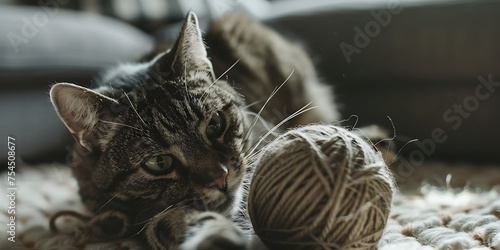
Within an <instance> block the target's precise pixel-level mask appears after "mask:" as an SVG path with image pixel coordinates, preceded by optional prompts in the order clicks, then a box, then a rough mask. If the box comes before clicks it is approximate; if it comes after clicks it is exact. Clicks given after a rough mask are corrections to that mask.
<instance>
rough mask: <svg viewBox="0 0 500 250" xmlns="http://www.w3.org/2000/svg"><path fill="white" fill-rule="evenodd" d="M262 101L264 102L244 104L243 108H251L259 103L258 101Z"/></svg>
mask: <svg viewBox="0 0 500 250" xmlns="http://www.w3.org/2000/svg"><path fill="white" fill-rule="evenodd" d="M260 102H262V101H255V102H252V103H250V104H248V105H246V106H244V107H243V110H246V109H249V108H251V107H253V106H255V105H257V103H260Z"/></svg>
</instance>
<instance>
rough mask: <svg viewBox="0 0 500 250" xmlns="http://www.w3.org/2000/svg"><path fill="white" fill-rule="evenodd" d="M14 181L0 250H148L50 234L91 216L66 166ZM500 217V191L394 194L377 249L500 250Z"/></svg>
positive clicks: (31, 170) (22, 171) (5, 203)
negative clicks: (53, 226) (76, 217)
mask: <svg viewBox="0 0 500 250" xmlns="http://www.w3.org/2000/svg"><path fill="white" fill-rule="evenodd" d="M7 177H8V176H7V173H3V174H1V175H0V180H5V181H4V183H5V184H4V187H3V188H4V189H3V190H7V188H8V187H10V186H7ZM15 181H16V187H17V190H15V192H14V195H15V201H14V203H12V202H11V201H12V199H11V197H12V195H11V196H7V195H2V196H0V203H1V204H2V213H0V224H1V225H2V230H1V232H2V237H1V239H0V249H121V250H124V249H147V248H146V247H143V246H141V244H140V243H139V242H137V241H135V240H133V239H128V240H122V241H117V242H106V243H92V244H84V243H78V242H76V240H75V239H73V238H72V237H71V236H70V235H69V234H64V233H59V234H53V233H51V232H50V230H49V218H50V217H51V215H52V214H54V213H56V212H58V211H61V210H74V211H78V212H81V213H85V212H86V211H85V208H84V207H83V205H82V204H81V202H80V199H79V196H78V194H77V184H76V181H75V180H74V179H73V177H72V176H71V173H70V169H68V168H67V167H64V166H61V165H46V166H37V167H25V166H23V167H22V168H19V169H17V172H16V179H15ZM7 194H8V195H9V194H11V193H10V191H7ZM11 205H13V207H14V208H13V210H15V217H16V220H15V221H14V222H15V226H14V228H15V230H10V229H12V228H11V226H8V224H9V223H10V224H12V222H11V220H10V216H12V215H11V214H9V213H8V209H7V207H9V206H11ZM499 217H500V188H498V187H493V188H489V189H487V190H484V189H483V190H476V189H472V188H462V189H459V190H456V189H451V188H437V187H435V186H431V185H424V186H421V187H420V188H419V189H418V190H417V192H414V193H413V194H409V193H407V192H405V195H403V194H402V193H397V194H396V195H395V198H394V205H393V208H392V211H391V216H390V219H389V222H388V225H387V227H386V230H385V233H384V235H383V237H382V239H381V240H380V243H379V245H378V249H380V250H392V249H500V220H499ZM58 222H59V224H58V228H62V230H63V231H64V228H66V229H67V230H69V231H70V230H71V228H72V227H75V226H76V225H77V224H78V221H72V220H71V219H70V218H61V219H59V220H58ZM6 225H7V226H6ZM12 232H14V233H12ZM13 234H14V236H15V237H13V236H12V235H13ZM12 237H13V238H12ZM9 238H10V239H11V240H15V242H11V241H10V240H9Z"/></svg>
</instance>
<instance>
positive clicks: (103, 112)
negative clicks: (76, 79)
mask: <svg viewBox="0 0 500 250" xmlns="http://www.w3.org/2000/svg"><path fill="white" fill-rule="evenodd" d="M50 94H51V100H52V103H53V104H54V107H55V108H56V111H57V113H58V114H59V116H60V118H61V119H62V121H63V122H64V123H65V125H66V126H67V127H68V129H69V130H70V132H71V133H72V134H73V136H74V138H75V140H76V141H77V143H78V144H77V145H79V147H80V148H81V149H84V150H83V152H84V153H81V154H79V155H77V156H76V158H79V159H74V163H73V165H74V167H75V168H77V169H75V172H77V173H78V174H77V178H79V183H80V188H81V189H85V190H89V191H81V192H80V193H81V194H82V198H83V200H84V201H88V202H86V203H87V205H88V204H94V203H92V202H91V201H89V200H92V199H97V198H96V197H93V196H103V197H107V198H113V202H115V203H117V204H122V205H125V206H130V208H135V209H142V208H145V209H146V208H147V207H157V208H159V209H164V208H167V207H169V206H174V207H175V206H176V205H194V206H199V207H198V208H200V209H210V210H216V211H225V210H227V209H228V208H229V207H230V205H231V204H232V200H233V199H234V193H235V191H236V189H237V188H238V186H239V185H240V183H241V179H242V176H243V174H244V172H245V164H244V157H243V154H242V147H243V146H242V141H243V136H244V131H245V130H246V129H245V126H246V125H245V124H246V122H245V118H244V115H243V112H242V111H243V108H242V107H243V100H242V97H241V96H240V95H239V94H238V93H237V92H236V91H235V90H234V89H233V88H232V87H231V86H229V84H228V83H227V82H225V81H223V80H218V81H217V80H216V78H215V75H214V72H213V69H212V64H211V62H210V61H209V59H208V58H207V52H206V50H205V46H204V44H203V41H202V37H201V34H200V29H199V27H198V24H197V19H196V16H195V15H194V14H192V13H190V14H188V16H187V18H186V21H185V23H184V26H183V28H182V30H181V33H180V35H179V38H178V40H177V41H176V43H175V45H174V46H173V47H172V49H171V50H169V51H168V52H165V53H163V54H160V55H158V56H157V57H156V58H155V59H153V60H152V61H151V62H148V63H143V64H139V65H135V66H132V65H129V66H125V67H122V68H120V69H119V70H115V71H113V72H112V73H111V74H110V75H109V76H108V77H105V78H104V80H103V83H102V84H101V87H100V88H98V89H96V90H90V89H87V88H84V87H79V86H76V85H73V84H68V83H59V84H56V85H54V86H53V87H52V89H51V91H50ZM95 192H99V193H98V194H96V193H95ZM101 198H102V197H101ZM102 205H104V204H95V205H89V206H91V207H90V209H93V210H95V209H98V208H99V207H97V206H102ZM92 206H96V207H92ZM136 207H137V208H136Z"/></svg>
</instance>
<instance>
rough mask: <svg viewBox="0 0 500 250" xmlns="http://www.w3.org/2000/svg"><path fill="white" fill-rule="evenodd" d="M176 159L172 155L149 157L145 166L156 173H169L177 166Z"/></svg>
mask: <svg viewBox="0 0 500 250" xmlns="http://www.w3.org/2000/svg"><path fill="white" fill-rule="evenodd" d="M175 164H176V159H175V158H174V157H173V156H171V155H159V156H154V157H151V158H149V160H147V161H146V162H145V163H144V166H145V167H146V168H147V169H148V170H150V172H152V173H154V174H168V173H170V172H172V171H173V170H174V168H175Z"/></svg>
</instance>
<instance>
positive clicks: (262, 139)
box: [248, 102, 317, 155]
mask: <svg viewBox="0 0 500 250" xmlns="http://www.w3.org/2000/svg"><path fill="white" fill-rule="evenodd" d="M311 104H312V102H310V103H308V104H306V105H305V106H304V107H302V108H301V109H299V110H297V111H295V112H294V113H293V114H291V115H289V116H288V117H287V118H285V119H283V120H282V121H281V122H280V123H278V124H276V126H274V127H273V128H272V130H270V131H268V132H267V133H265V134H263V135H261V136H260V137H259V139H258V141H257V144H255V145H254V146H253V147H252V149H251V151H250V153H248V155H252V153H253V152H254V151H255V149H256V148H257V147H259V145H260V144H261V143H262V141H264V140H265V139H266V138H267V137H268V136H269V135H270V134H272V133H273V132H274V131H275V130H276V129H278V128H279V127H281V125H283V124H285V123H286V122H288V121H290V120H291V119H293V118H295V117H297V116H299V115H301V114H303V113H305V112H307V111H309V110H312V109H315V108H317V106H314V107H309V108H308V106H309V105H311Z"/></svg>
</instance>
